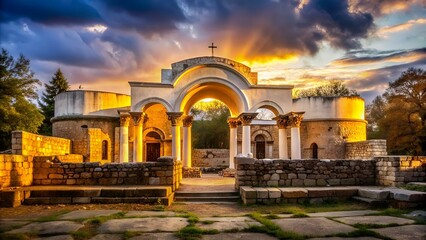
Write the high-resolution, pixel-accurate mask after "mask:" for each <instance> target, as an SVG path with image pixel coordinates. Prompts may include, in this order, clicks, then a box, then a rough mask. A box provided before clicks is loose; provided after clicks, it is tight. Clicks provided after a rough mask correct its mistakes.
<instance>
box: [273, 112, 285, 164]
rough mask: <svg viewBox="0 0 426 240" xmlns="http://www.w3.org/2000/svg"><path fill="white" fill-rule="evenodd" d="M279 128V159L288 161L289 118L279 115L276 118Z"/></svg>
mask: <svg viewBox="0 0 426 240" xmlns="http://www.w3.org/2000/svg"><path fill="white" fill-rule="evenodd" d="M274 119H275V120H276V121H277V126H278V158H279V159H288V146H287V132H286V128H287V123H288V118H287V117H286V116H284V115H278V116H277V117H275V118H274Z"/></svg>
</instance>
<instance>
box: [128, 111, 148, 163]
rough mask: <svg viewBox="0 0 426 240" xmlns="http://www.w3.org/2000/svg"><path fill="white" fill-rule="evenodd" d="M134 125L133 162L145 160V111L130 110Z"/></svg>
mask: <svg viewBox="0 0 426 240" xmlns="http://www.w3.org/2000/svg"><path fill="white" fill-rule="evenodd" d="M130 115H131V116H132V119H133V122H134V124H135V127H134V136H135V140H134V141H133V162H143V135H142V133H143V123H144V120H145V117H146V116H145V113H143V112H130Z"/></svg>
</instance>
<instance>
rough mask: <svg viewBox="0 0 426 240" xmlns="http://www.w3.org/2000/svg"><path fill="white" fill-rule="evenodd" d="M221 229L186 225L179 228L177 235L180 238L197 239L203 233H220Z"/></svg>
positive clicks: (186, 239)
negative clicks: (205, 228) (206, 228)
mask: <svg viewBox="0 0 426 240" xmlns="http://www.w3.org/2000/svg"><path fill="white" fill-rule="evenodd" d="M218 233H219V231H218V230H216V229H213V230H203V229H200V228H198V227H195V226H186V227H184V228H182V229H181V230H179V231H178V232H177V233H176V234H175V236H176V237H178V238H179V239H185V240H196V239H201V237H202V236H203V234H218Z"/></svg>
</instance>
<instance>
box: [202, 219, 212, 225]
mask: <svg viewBox="0 0 426 240" xmlns="http://www.w3.org/2000/svg"><path fill="white" fill-rule="evenodd" d="M201 223H202V224H204V225H209V224H213V223H215V221H212V220H204V221H201Z"/></svg>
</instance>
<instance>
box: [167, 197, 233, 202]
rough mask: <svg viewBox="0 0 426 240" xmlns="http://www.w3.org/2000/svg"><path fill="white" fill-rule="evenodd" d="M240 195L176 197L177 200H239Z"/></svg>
mask: <svg viewBox="0 0 426 240" xmlns="http://www.w3.org/2000/svg"><path fill="white" fill-rule="evenodd" d="M239 199H240V197H239V196H227V197H177V196H176V197H175V201H176V202H205V203H206V202H209V203H215V202H238V200H239Z"/></svg>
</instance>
